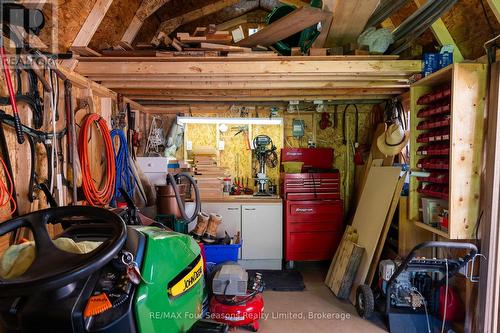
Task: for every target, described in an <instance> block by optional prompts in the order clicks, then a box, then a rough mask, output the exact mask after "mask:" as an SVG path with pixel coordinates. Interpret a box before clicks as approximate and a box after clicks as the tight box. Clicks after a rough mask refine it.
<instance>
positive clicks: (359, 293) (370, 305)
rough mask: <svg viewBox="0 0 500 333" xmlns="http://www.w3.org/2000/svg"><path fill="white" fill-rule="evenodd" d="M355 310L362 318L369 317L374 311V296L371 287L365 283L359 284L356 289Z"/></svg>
mask: <svg viewBox="0 0 500 333" xmlns="http://www.w3.org/2000/svg"><path fill="white" fill-rule="evenodd" d="M356 311H357V312H358V314H359V316H360V317H361V318H364V319H368V318H370V317H371V316H372V315H373V312H374V311H375V298H374V297H373V292H372V289H371V288H370V286H367V285H366V284H362V285H359V286H358V288H357V289H356Z"/></svg>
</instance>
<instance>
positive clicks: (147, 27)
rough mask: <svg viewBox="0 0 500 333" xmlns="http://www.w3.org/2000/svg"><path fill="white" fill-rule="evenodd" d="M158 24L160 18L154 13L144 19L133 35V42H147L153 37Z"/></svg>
mask: <svg viewBox="0 0 500 333" xmlns="http://www.w3.org/2000/svg"><path fill="white" fill-rule="evenodd" d="M159 25H160V20H159V19H158V17H157V16H156V15H151V16H150V17H148V18H147V19H146V21H144V24H143V25H142V27H141V29H140V30H139V33H138V34H137V36H136V37H135V40H134V43H149V42H151V39H153V37H154V35H155V33H156V30H157V29H158V26H159Z"/></svg>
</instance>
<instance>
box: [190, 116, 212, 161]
mask: <svg viewBox="0 0 500 333" xmlns="http://www.w3.org/2000/svg"><path fill="white" fill-rule="evenodd" d="M186 131H187V136H186V138H187V140H189V141H191V142H192V143H193V149H196V148H198V147H214V148H216V147H217V139H216V136H217V125H215V124H188V125H187V130H186ZM188 156H189V157H190V158H192V156H191V153H190V152H189V154H188Z"/></svg>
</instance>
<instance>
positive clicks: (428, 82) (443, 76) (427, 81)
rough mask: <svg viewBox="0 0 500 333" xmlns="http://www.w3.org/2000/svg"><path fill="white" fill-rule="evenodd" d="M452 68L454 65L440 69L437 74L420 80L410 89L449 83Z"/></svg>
mask: <svg viewBox="0 0 500 333" xmlns="http://www.w3.org/2000/svg"><path fill="white" fill-rule="evenodd" d="M453 66H454V65H449V66H446V67H445V68H442V69H440V70H438V71H437V72H435V73H432V74H431V75H429V76H426V77H424V78H423V79H422V80H419V81H417V82H415V83H414V84H412V87H425V86H439V85H443V84H446V83H450V82H451V77H452V73H453Z"/></svg>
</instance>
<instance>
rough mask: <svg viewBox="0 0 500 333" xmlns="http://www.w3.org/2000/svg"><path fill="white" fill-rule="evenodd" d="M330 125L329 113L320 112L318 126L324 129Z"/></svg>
mask: <svg viewBox="0 0 500 333" xmlns="http://www.w3.org/2000/svg"><path fill="white" fill-rule="evenodd" d="M330 126H332V122H331V121H330V115H329V114H328V112H323V113H321V120H320V121H319V128H321V129H322V130H324V129H326V128H327V127H330Z"/></svg>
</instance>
